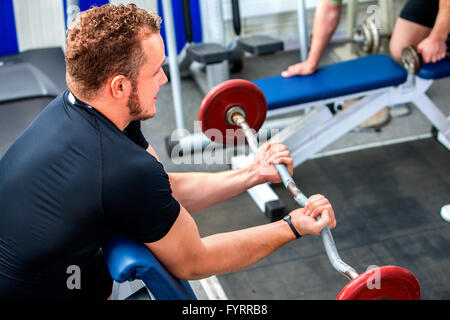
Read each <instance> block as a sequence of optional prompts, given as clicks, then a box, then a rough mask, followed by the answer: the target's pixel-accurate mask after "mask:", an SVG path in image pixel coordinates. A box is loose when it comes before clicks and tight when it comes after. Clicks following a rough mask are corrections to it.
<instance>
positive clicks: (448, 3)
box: [430, 0, 450, 40]
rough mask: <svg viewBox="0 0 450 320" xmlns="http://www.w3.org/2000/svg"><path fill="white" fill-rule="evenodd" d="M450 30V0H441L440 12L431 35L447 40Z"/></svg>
mask: <svg viewBox="0 0 450 320" xmlns="http://www.w3.org/2000/svg"><path fill="white" fill-rule="evenodd" d="M449 31H450V0H440V1H439V12H438V15H437V17H436V22H435V24H434V27H433V29H432V30H431V33H430V36H431V37H435V38H437V39H440V40H445V39H447V37H448V33H449Z"/></svg>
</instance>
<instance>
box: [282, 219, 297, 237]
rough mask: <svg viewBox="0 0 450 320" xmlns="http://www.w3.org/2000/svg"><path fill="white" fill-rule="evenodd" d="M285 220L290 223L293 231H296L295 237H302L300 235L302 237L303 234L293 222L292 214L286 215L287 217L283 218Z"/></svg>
mask: <svg viewBox="0 0 450 320" xmlns="http://www.w3.org/2000/svg"><path fill="white" fill-rule="evenodd" d="M283 220H284V221H286V222H287V223H288V225H289V227H290V228H291V230H292V232H294V234H295V237H296V238H297V239H298V238H300V237H301V234H300V233H298V231H297V229H295V227H294V225H293V224H292V221H291V216H290V215H287V216H285V217H284V218H283Z"/></svg>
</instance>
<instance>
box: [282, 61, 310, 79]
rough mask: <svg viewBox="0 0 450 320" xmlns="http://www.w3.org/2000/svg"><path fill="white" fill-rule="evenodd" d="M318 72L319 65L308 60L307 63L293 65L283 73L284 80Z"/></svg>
mask: <svg viewBox="0 0 450 320" xmlns="http://www.w3.org/2000/svg"><path fill="white" fill-rule="evenodd" d="M316 71H317V64H313V63H311V62H309V61H308V60H306V61H305V62H299V63H296V64H293V65H291V66H289V67H288V68H287V70H284V71H283V72H282V73H281V76H283V77H284V78H289V77H292V76H307V75H309V74H312V73H314V72H316Z"/></svg>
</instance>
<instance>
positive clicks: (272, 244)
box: [146, 197, 336, 280]
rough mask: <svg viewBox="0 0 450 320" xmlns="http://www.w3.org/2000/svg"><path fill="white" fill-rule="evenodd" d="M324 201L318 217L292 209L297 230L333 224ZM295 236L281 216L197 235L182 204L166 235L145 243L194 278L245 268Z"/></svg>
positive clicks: (164, 260)
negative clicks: (243, 227)
mask: <svg viewBox="0 0 450 320" xmlns="http://www.w3.org/2000/svg"><path fill="white" fill-rule="evenodd" d="M323 199H325V198H323V197H322V198H321V201H322V203H323ZM316 203H319V202H316ZM326 203H327V205H325V206H320V207H319V206H318V211H317V212H318V213H322V217H321V218H320V219H319V220H318V221H317V220H316V219H315V218H314V217H313V216H307V215H305V214H304V209H297V210H294V211H292V212H291V216H292V222H293V224H294V226H295V228H296V229H297V230H298V232H300V234H302V235H305V234H311V233H312V234H319V233H320V230H322V229H323V228H324V227H325V226H327V225H330V227H334V226H335V225H336V223H335V220H334V214H333V213H332V208H331V206H330V205H329V203H328V201H326ZM294 239H296V237H295V235H294V233H293V232H292V230H291V229H290V227H289V225H288V224H287V223H286V222H285V221H283V220H280V221H276V222H272V223H269V224H265V225H261V226H256V227H252V228H247V229H242V230H238V231H233V232H227V233H219V234H214V235H211V236H207V237H204V238H200V235H199V232H198V228H197V225H196V224H195V222H194V220H193V219H192V217H191V215H190V214H189V213H188V212H187V211H186V209H184V208H183V207H181V210H180V214H179V216H178V218H177V220H176V221H175V223H174V225H173V226H172V228H171V230H170V231H169V232H168V233H167V235H166V236H165V237H164V238H162V239H161V240H158V241H156V242H152V243H147V244H146V245H147V247H148V248H149V249H150V250H151V251H152V252H153V254H154V255H155V256H156V257H157V259H158V260H159V261H160V262H161V263H162V264H163V265H164V266H165V267H166V268H167V269H168V270H169V271H170V272H171V273H172V274H173V275H174V276H175V277H177V278H180V279H187V280H194V279H202V278H206V277H209V276H211V275H214V274H221V273H228V272H233V271H237V270H241V269H243V268H246V267H248V266H250V265H252V264H254V263H256V262H258V261H260V260H261V259H263V258H265V257H267V256H268V255H269V254H271V253H272V252H274V251H275V250H277V249H278V248H280V247H281V246H283V245H284V244H286V243H288V242H289V241H292V240H294Z"/></svg>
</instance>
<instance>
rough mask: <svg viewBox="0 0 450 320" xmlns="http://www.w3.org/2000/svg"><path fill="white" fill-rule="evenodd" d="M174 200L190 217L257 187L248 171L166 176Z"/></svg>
mask: <svg viewBox="0 0 450 320" xmlns="http://www.w3.org/2000/svg"><path fill="white" fill-rule="evenodd" d="M168 175H169V179H170V185H171V188H172V191H173V195H174V197H175V199H177V200H178V201H179V202H180V203H181V204H182V205H183V207H185V208H186V209H187V210H188V211H189V212H190V213H193V212H196V211H200V210H203V209H206V208H208V207H211V206H213V205H215V204H217V203H219V202H221V201H224V200H227V199H230V198H232V197H234V196H237V195H238V194H240V193H242V192H244V191H246V190H247V189H249V188H251V187H254V186H255V185H257V184H259V183H261V181H260V179H259V178H258V177H257V176H256V175H255V174H254V172H253V171H252V170H251V167H247V168H242V169H236V170H228V171H223V172H186V173H184V172H179V173H178V172H177V173H169V174H168Z"/></svg>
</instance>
